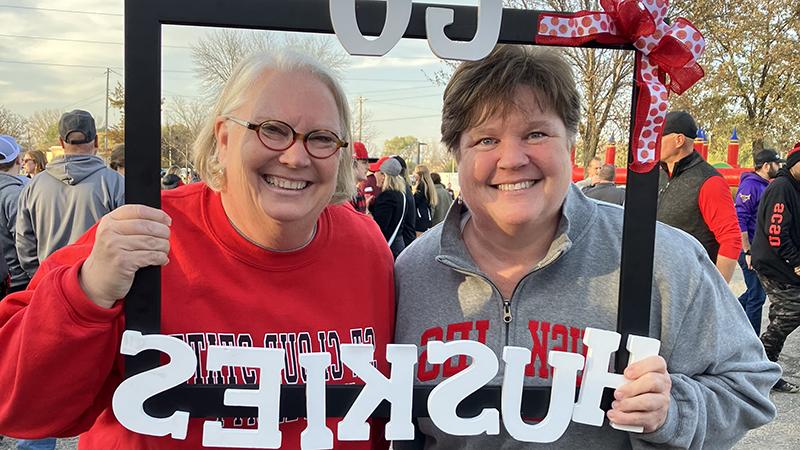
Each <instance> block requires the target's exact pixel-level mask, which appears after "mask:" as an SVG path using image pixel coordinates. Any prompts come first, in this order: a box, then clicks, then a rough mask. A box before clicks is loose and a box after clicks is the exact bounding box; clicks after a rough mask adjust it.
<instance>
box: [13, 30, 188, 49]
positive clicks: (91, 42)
mask: <svg viewBox="0 0 800 450" xmlns="http://www.w3.org/2000/svg"><path fill="white" fill-rule="evenodd" d="M0 37H4V38H15V39H16V38H22V39H35V40H41V41H57V42H79V43H83V44H104V45H125V43H124V42H114V41H92V40H88V39H67V38H55V37H44V36H24V35H21V34H0ZM162 47H165V48H181V49H187V50H191V47H186V46H181V45H162Z"/></svg>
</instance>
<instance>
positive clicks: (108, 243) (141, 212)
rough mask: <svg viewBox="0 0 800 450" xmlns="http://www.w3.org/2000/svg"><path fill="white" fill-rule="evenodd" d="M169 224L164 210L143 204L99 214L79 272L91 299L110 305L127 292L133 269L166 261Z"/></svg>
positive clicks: (102, 304) (169, 220) (104, 306)
mask: <svg viewBox="0 0 800 450" xmlns="http://www.w3.org/2000/svg"><path fill="white" fill-rule="evenodd" d="M171 224H172V219H171V218H170V217H169V216H168V215H167V214H166V213H165V212H164V211H161V210H160V209H155V208H150V207H147V206H143V205H124V206H121V207H119V208H117V209H115V210H114V211H111V212H110V213H108V214H106V215H105V216H103V218H102V219H101V220H100V224H99V225H98V226H97V232H96V233H95V242H94V246H93V247H92V253H91V254H90V255H89V258H88V259H87V260H86V261H85V262H84V263H83V267H82V268H81V272H80V275H79V281H80V283H81V287H82V288H83V291H84V292H85V293H86V295H87V296H88V297H89V298H90V299H91V300H92V302H94V303H95V304H96V305H98V306H101V307H103V308H111V307H112V306H114V303H116V301H117V300H119V299H121V298H123V297H125V296H126V295H127V294H128V291H129V290H130V288H131V284H133V276H134V275H135V274H136V271H137V270H139V269H141V268H142V267H147V266H163V265H165V264H167V262H169V259H168V257H167V255H168V254H169V232H170V230H169V226H170V225H171Z"/></svg>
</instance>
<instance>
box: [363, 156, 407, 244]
mask: <svg viewBox="0 0 800 450" xmlns="http://www.w3.org/2000/svg"><path fill="white" fill-rule="evenodd" d="M376 164H377V166H378V167H379V169H378V171H377V172H375V178H376V180H377V181H378V186H380V188H381V193H380V194H379V195H378V197H377V198H376V199H375V203H373V205H372V206H371V207H370V213H371V214H372V218H373V219H375V222H377V224H378V226H379V227H380V229H381V232H382V233H383V237H384V238H386V243H387V244H389V248H390V249H391V250H392V255H393V256H394V257H395V259H396V258H397V255H399V254H400V252H402V251H403V249H405V248H406V244H405V241H404V240H403V232H402V230H401V228H402V224H403V220H404V218H405V214H406V196H405V194H404V193H405V191H406V182H405V180H403V176H402V175H400V172H401V171H402V166H401V165H400V162H399V161H397V160H396V159H394V158H391V157H388V156H385V157H383V158H381V160H380V161H378V162H377V163H376Z"/></svg>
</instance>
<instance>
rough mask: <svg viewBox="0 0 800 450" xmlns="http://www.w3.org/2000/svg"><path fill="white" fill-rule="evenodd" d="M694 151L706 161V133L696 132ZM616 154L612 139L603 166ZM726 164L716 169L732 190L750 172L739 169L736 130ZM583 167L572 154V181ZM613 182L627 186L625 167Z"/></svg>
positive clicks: (619, 171) (620, 169) (580, 173)
mask: <svg viewBox="0 0 800 450" xmlns="http://www.w3.org/2000/svg"><path fill="white" fill-rule="evenodd" d="M694 149H695V151H697V152H698V153H700V155H701V156H702V157H703V158H704V159H706V160H708V141H707V140H706V132H705V131H704V130H702V129H700V130H698V131H697V138H696V139H695V140H694ZM616 154H617V144H616V142H615V140H614V138H613V137H612V138H611V139H609V141H608V144H607V145H606V154H605V164H613V163H614V158H616ZM725 159H726V163H723V164H725V165H727V166H729V167H717V168H716V169H717V170H718V171H719V173H721V174H722V176H723V177H725V181H726V182H727V183H728V185H729V186H730V187H732V188H736V187H739V179H740V178H741V176H742V174H743V173H744V172H750V171H752V170H753V169H752V167H739V162H738V160H739V137H738V136H737V134H736V129H735V128H734V129H733V134H732V135H731V137H730V139H729V140H728V155H727V158H725ZM583 177H584V176H583V167H579V166H576V165H575V154H574V153H573V154H572V181H580V180H582V179H583ZM614 181H615V182H616V183H617V184H627V183H626V181H627V171H626V169H625V167H617V175H616V178H615V179H614Z"/></svg>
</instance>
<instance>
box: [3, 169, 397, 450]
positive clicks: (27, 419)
mask: <svg viewBox="0 0 800 450" xmlns="http://www.w3.org/2000/svg"><path fill="white" fill-rule="evenodd" d="M163 208H164V211H166V212H167V214H169V215H170V216H171V217H172V228H171V230H172V231H171V237H170V243H171V250H170V255H169V259H170V262H169V264H168V265H166V266H165V267H164V268H163V269H162V280H163V281H162V288H161V289H162V290H161V295H162V325H161V326H162V334H168V335H173V336H176V337H178V338H180V339H183V340H184V341H185V342H187V343H189V345H191V346H192V347H193V348H194V349H195V350H196V354H198V355H199V367H198V372H197V373H196V374H195V377H194V379H193V380H190V382H195V383H207V384H213V383H219V382H225V381H230V383H253V382H254V381H255V377H254V374H253V372H254V371H253V370H251V369H242V368H238V367H237V368H234V369H232V370H231V369H230V368H224V369H223V370H222V371H221V373H213V372H212V373H209V372H208V371H206V369H205V361H206V349H207V348H208V345H213V344H218V345H219V344H223V345H224V344H228V343H230V344H231V345H240V346H241V345H247V346H260V347H280V348H284V349H285V350H286V351H287V358H286V359H287V365H286V367H285V370H284V382H286V383H301V382H302V380H300V379H299V376H298V375H299V373H300V372H299V367H298V362H297V357H296V356H297V354H298V352H306V351H314V352H319V351H329V352H330V353H331V356H332V357H331V360H332V364H331V366H330V368H329V377H330V379H329V382H330V383H352V382H357V378H355V377H354V376H353V373H352V372H351V371H350V370H349V369H347V368H346V367H344V366H343V365H342V364H341V362H340V359H339V345H340V344H347V343H362V342H363V343H373V344H375V345H376V348H375V360H376V361H377V364H378V368H379V369H381V370H382V371H383V372H386V373H388V365H387V363H386V361H385V346H386V344H388V343H389V342H390V341H391V338H392V336H393V333H394V330H393V329H394V286H393V284H394V280H393V274H392V270H393V267H392V255H391V253H390V252H389V249H388V248H387V246H386V242H385V240H384V239H383V236H382V235H381V232H380V230H379V229H378V227H377V225H375V223H374V221H372V219H371V218H369V217H367V216H365V215H362V214H358V213H356V212H355V211H353V210H352V209H351V208H347V207H343V206H331V207H328V208H326V209H325V210H324V211H323V212H322V214H321V215H320V218H319V221H318V223H317V234H316V236H315V238H314V239H313V241H312V242H311V243H310V244H309V245H308V246H306V247H305V248H303V249H301V250H298V251H296V252H290V253H273V252H269V251H266V250H264V249H262V248H260V247H258V246H256V245H254V244H252V243H250V242H248V241H247V240H246V239H245V238H243V237H242V236H240V235H239V234H238V233H237V232H236V231H235V230H234V229H233V227H232V226H231V225H230V223H229V222H228V220H227V217H226V215H225V212H224V210H223V208H222V203H221V201H220V197H219V195H218V194H217V193H214V192H213V191H211V190H210V189H208V187H207V186H206V185H205V184H203V183H194V184H191V185H188V186H186V187H184V188H181V189H177V190H172V191H165V192H164V194H163ZM94 231H95V229H94V228H93V229H91V230H89V231H88V232H87V233H86V235H84V236H83V237H82V238H81V239H80V240H79V241H78V242H76V243H75V244H73V245H71V246H69V247H65V248H64V249H62V250H60V251H58V252H56V253H54V254H53V255H52V256H51V257H50V258H48V259H47V260H45V261H44V262H43V264H42V266H41V267H40V269H39V271H38V272H37V273H36V276H35V277H34V279H33V280H32V282H31V284H30V287H29V289H30V290H28V291H23V292H19V293H16V294H12V295H11V296H9V297H7V298H6V299H4V300H3V301H2V302H0V386H2V391H1V393H0V434H4V435H8V436H14V437H20V438H33V437H43V436H57V437H60V436H72V435H77V434H80V433H83V434H82V435H81V438H80V441H79V448H80V449H81V450H86V449H98V450H113V449H136V450H141V449H170V450H172V449H199V448H201V439H202V424H203V422H204V421H205V419H192V420H191V421H190V423H189V431H188V436H187V439H186V440H183V441H181V440H174V439H172V438H169V437H165V438H157V437H152V436H144V435H139V434H135V433H132V432H130V431H128V430H127V429H125V428H123V427H122V426H121V425H120V424H119V423H118V422H117V421H116V419H115V418H114V415H113V412H112V411H111V396H112V394H113V392H114V390H115V389H116V387H117V385H118V384H119V383H120V380H121V377H122V373H123V366H122V361H123V359H122V357H121V356H120V354H119V344H120V339H121V333H122V331H123V330H124V317H123V314H122V306H121V304H120V303H122V302H118V304H117V305H116V306H115V307H114V308H112V309H103V308H100V307H98V306H96V305H94V304H93V303H92V302H91V301H90V300H89V299H88V298H87V297H86V296H85V294H84V293H83V291H82V290H81V287H80V284H79V282H78V272H79V270H80V267H81V265H82V263H83V261H84V260H85V259H86V257H87V256H88V255H89V253H90V251H91V246H92V243H93V240H94ZM228 378H229V380H227V379H228ZM249 422H250V424H249V427H252V426H253V425H254V423H253V421H252V420H251V421H249ZM336 423H338V419H329V420H328V426H329V427H330V428H331V430H333V432H334V435H335V433H336ZM225 426H226V427H241V426H244V427H248V420H247V419H244V421H241V420H226V423H225ZM280 428H281V431H282V438H283V448H299V446H300V444H299V443H300V432H301V431H302V430H303V429H304V428H305V420H302V419H301V420H295V421H292V422H287V423H283V424H281V427H280ZM372 428H373V430H374V431H376V432H380V434H382V428H380V427H378V426H373V427H372ZM374 434H375V433H374ZM334 445H335V447H336V448H342V447H343V446H346V447H347V448H348V449H349V448H354V449H366V448H374V447H376V446H377V447H385V446H386V444H385V442H379V441H375V442H372V443H370V442H348V443H345V444H339V443H338V442H337V443H335V444H334Z"/></svg>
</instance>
